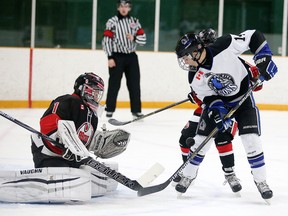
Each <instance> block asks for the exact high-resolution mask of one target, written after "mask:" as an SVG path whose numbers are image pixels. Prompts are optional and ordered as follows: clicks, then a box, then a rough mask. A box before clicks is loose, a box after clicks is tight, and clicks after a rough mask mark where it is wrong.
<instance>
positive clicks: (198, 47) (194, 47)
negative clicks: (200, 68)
mask: <svg viewBox="0 0 288 216" xmlns="http://www.w3.org/2000/svg"><path fill="white" fill-rule="evenodd" d="M203 49H204V43H203V41H202V40H201V38H200V37H199V36H198V35H197V34H194V33H187V34H185V35H183V36H182V37H181V38H180V39H179V40H178V42H177V45H176V48H175V52H176V55H177V58H178V63H179V66H180V67H181V68H182V69H184V70H190V68H191V67H190V65H187V64H185V62H184V60H183V59H182V57H184V56H189V57H190V58H191V59H192V60H193V61H198V60H199V59H197V58H195V57H193V55H192V53H193V52H198V53H199V55H197V56H201V53H202V51H203Z"/></svg>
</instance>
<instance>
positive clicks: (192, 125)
mask: <svg viewBox="0 0 288 216" xmlns="http://www.w3.org/2000/svg"><path fill="white" fill-rule="evenodd" d="M198 36H199V37H200V38H201V40H202V41H203V43H204V46H209V45H211V44H213V43H214V42H215V41H216V32H215V31H214V30H213V29H211V28H209V29H204V30H202V31H200V32H199V34H198ZM196 72H197V67H190V68H189V72H188V81H189V84H191V83H192V80H193V78H194V76H195V73H196ZM188 98H189V100H190V101H191V103H193V104H196V105H198V107H197V108H196V109H195V110H194V113H193V116H192V117H191V118H190V119H189V121H188V122H187V123H186V125H185V126H184V128H183V129H182V131H181V136H180V139H179V144H180V149H181V153H182V160H183V162H186V160H187V156H188V153H189V151H190V147H191V145H193V144H194V142H193V141H194V140H193V139H192V138H194V136H195V135H196V130H197V127H198V122H199V119H200V116H201V113H202V107H201V106H202V105H203V103H202V101H201V100H200V99H199V98H198V97H197V95H196V94H195V92H194V91H193V89H192V88H191V92H190V93H189V94H188ZM236 132H237V123H236V122H234V123H233V124H232V126H231V127H230V129H229V130H227V131H226V132H225V134H226V136H227V137H229V139H228V140H227V141H225V142H223V141H222V140H221V139H215V140H214V141H215V144H216V148H217V150H218V152H219V157H220V161H221V163H222V170H223V171H224V175H225V182H224V183H225V184H226V183H228V184H229V186H230V187H231V189H232V191H233V192H234V193H237V192H239V191H240V190H241V189H242V186H241V184H240V181H239V179H238V178H237V177H236V175H235V172H234V153H233V147H232V140H233V137H234V135H235V133H236ZM180 181H181V175H178V176H177V177H176V178H175V179H174V180H173V182H174V183H173V185H175V184H177V183H178V182H180Z"/></svg>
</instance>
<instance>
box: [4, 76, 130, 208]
mask: <svg viewBox="0 0 288 216" xmlns="http://www.w3.org/2000/svg"><path fill="white" fill-rule="evenodd" d="M103 91H104V82H103V80H102V79H101V78H100V77H99V76H97V75H96V74H94V73H85V74H82V75H80V76H79V77H78V78H77V79H76V81H75V84H74V92H73V94H71V95H70V94H66V95H63V96H59V97H57V98H56V99H55V100H53V101H52V102H51V104H50V106H49V108H48V109H47V110H46V111H45V113H44V114H43V116H42V117H41V119H40V131H41V133H43V134H46V135H47V136H49V137H51V138H52V139H54V140H56V141H58V142H59V143H62V144H63V148H59V147H57V146H55V145H54V144H53V143H51V142H49V141H47V140H45V139H43V138H41V137H39V136H38V135H36V134H33V135H32V136H31V141H32V146H31V150H32V155H33V162H34V166H35V169H33V170H28V171H27V170H26V171H21V173H20V172H13V173H9V174H8V175H7V173H6V175H5V178H4V181H6V182H5V187H6V188H7V190H4V192H3V188H2V189H1V192H2V193H1V194H2V195H1V196H0V200H1V201H12V202H15V201H16V202H48V203H49V202H67V201H86V200H90V199H91V197H97V196H102V195H105V194H107V193H109V192H111V191H115V190H116V188H117V184H118V183H117V182H116V181H114V180H113V179H111V178H109V177H107V176H105V175H104V174H102V173H100V172H98V171H96V170H94V169H92V168H90V167H89V166H85V165H83V160H84V159H85V158H87V156H91V155H93V156H95V157H97V158H98V157H99V158H102V159H108V158H112V157H115V156H117V155H119V154H121V153H122V152H123V151H125V150H126V148H127V144H128V142H129V138H130V134H129V133H128V132H126V131H124V130H120V129H116V130H111V131H108V130H106V128H102V130H101V131H100V130H97V125H98V116H99V113H100V112H101V105H100V104H99V103H100V100H101V99H102V96H103ZM105 165H106V166H108V167H110V168H111V169H114V170H118V164H117V163H111V162H107V163H105ZM0 177H1V178H0V179H2V180H1V181H3V176H1V174H0ZM24 179H25V180H24ZM35 179H37V180H35ZM6 183H7V184H6ZM2 185H3V184H2ZM32 185H33V186H32ZM26 187H27V188H26ZM19 188H23V189H24V188H25V189H24V190H19ZM32 188H33V190H32ZM19 193H20V194H21V196H19ZM3 197H4V198H3Z"/></svg>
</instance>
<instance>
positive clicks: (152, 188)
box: [137, 79, 262, 196]
mask: <svg viewBox="0 0 288 216" xmlns="http://www.w3.org/2000/svg"><path fill="white" fill-rule="evenodd" d="M261 83H262V81H261V80H259V79H258V80H257V82H256V83H255V84H254V85H253V86H252V87H251V88H249V90H248V91H247V92H246V94H245V95H244V96H243V97H242V98H241V100H240V101H239V102H238V104H237V105H236V106H235V107H233V108H232V109H231V110H230V111H229V112H228V113H227V114H226V116H225V117H224V119H227V118H230V117H231V116H232V115H233V114H234V113H235V112H236V111H237V110H238V108H239V107H240V106H241V105H242V104H243V103H244V102H245V101H246V99H247V98H248V97H249V96H250V95H251V93H252V92H253V90H254V89H256V88H257V87H258V85H260V84H261ZM217 132H218V129H217V128H216V127H215V128H214V130H212V132H211V133H210V134H209V135H208V136H207V137H206V138H205V140H203V142H202V143H201V144H200V145H199V146H198V148H197V149H196V150H195V151H194V152H193V153H192V154H191V155H189V157H188V158H187V161H186V162H184V163H183V164H182V165H181V166H180V167H179V168H178V169H177V170H176V172H174V173H173V175H172V176H171V177H170V178H169V179H168V180H166V181H165V182H163V183H161V184H158V185H153V186H149V187H143V188H140V189H139V191H138V192H137V195H138V196H145V195H148V194H152V193H157V192H159V191H162V190H164V189H165V188H166V187H167V186H168V185H169V184H170V183H171V181H173V180H174V179H175V178H176V177H177V175H178V174H179V173H180V172H181V171H182V170H183V169H184V168H185V167H186V165H187V164H188V163H189V161H190V160H191V159H193V158H194V157H195V156H196V155H197V154H198V153H199V151H200V150H201V149H202V148H203V147H204V146H205V145H206V144H207V143H208V142H209V140H210V139H211V138H212V137H214V136H215V135H216V134H217Z"/></svg>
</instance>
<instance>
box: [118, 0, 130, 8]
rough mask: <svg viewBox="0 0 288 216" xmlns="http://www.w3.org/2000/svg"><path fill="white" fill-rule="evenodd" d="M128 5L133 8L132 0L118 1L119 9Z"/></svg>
mask: <svg viewBox="0 0 288 216" xmlns="http://www.w3.org/2000/svg"><path fill="white" fill-rule="evenodd" d="M121 4H122V5H127V4H128V6H130V7H131V6H132V3H131V1H130V0H117V7H119V6H120V5H121Z"/></svg>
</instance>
